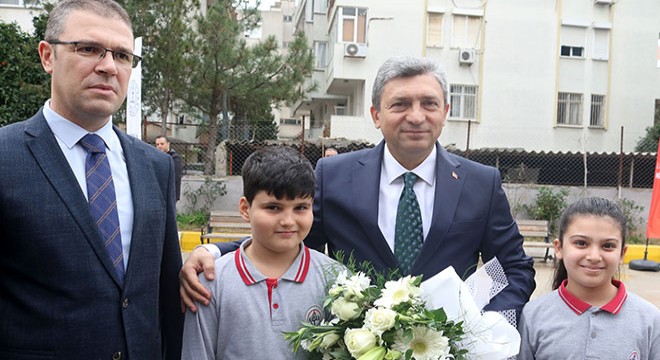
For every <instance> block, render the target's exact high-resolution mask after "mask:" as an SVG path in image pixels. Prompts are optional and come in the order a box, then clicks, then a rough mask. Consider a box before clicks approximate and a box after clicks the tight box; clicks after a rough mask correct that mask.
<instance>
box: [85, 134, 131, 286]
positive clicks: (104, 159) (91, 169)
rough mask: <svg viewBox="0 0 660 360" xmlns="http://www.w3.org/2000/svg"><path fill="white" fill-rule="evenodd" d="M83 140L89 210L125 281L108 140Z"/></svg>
mask: <svg viewBox="0 0 660 360" xmlns="http://www.w3.org/2000/svg"><path fill="white" fill-rule="evenodd" d="M80 144H81V145H82V146H83V148H84V149H85V151H86V152H87V159H86V160H85V178H86V179H87V200H88V202H89V210H90V212H91V214H92V216H93V217H94V219H96V225H98V227H99V230H100V232H101V236H102V237H103V244H104V245H105V249H106V250H107V252H108V255H109V256H110V260H112V264H113V265H114V267H115V271H116V272H117V276H118V277H119V281H121V282H122V283H123V282H124V274H125V271H124V255H123V252H122V245H121V232H120V231H119V215H118V213H117V197H116V196H115V185H114V183H113V182H112V172H111V171H110V162H109V161H108V156H107V155H106V153H105V143H104V142H103V139H101V137H100V136H98V135H96V134H87V135H85V136H84V137H83V138H82V139H80Z"/></svg>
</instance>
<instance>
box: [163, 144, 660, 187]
mask: <svg viewBox="0 0 660 360" xmlns="http://www.w3.org/2000/svg"><path fill="white" fill-rule="evenodd" d="M273 145H286V146H292V147H294V148H296V149H297V150H299V151H301V152H303V153H304V154H305V156H306V157H307V159H309V161H310V162H311V163H312V164H313V165H314V164H316V162H317V161H318V160H319V159H320V158H321V157H323V152H324V150H325V148H327V147H329V146H332V147H334V148H336V149H337V150H338V152H339V153H340V154H341V153H345V152H349V151H355V150H359V149H364V148H368V147H371V146H373V145H372V144H364V143H350V144H346V143H345V142H341V143H340V144H334V143H333V142H332V141H329V142H328V143H325V144H319V143H318V142H301V141H300V140H298V141H295V140H293V141H262V142H251V141H235V140H229V141H225V142H223V143H222V146H221V147H222V148H223V150H224V151H222V152H221V153H222V154H223V156H224V159H222V163H223V164H224V166H223V167H222V168H219V169H217V168H216V166H217V165H216V164H217V161H216V160H217V159H215V158H211V159H208V158H207V156H206V154H207V152H206V149H207V145H205V144H180V143H173V144H172V147H173V148H174V149H175V150H176V151H177V152H178V153H179V154H180V155H181V157H182V158H183V159H184V163H185V166H184V174H189V175H190V174H198V175H203V174H205V169H206V168H208V169H210V170H209V171H207V173H206V175H216V176H231V175H240V169H241V167H242V166H243V162H244V161H245V159H246V158H247V157H248V156H249V155H250V154H252V152H254V151H255V150H256V149H259V148H261V147H264V146H273ZM448 150H449V151H450V152H451V153H454V154H457V155H460V156H463V157H468V158H469V159H470V160H473V161H476V162H479V163H482V164H485V165H489V166H493V167H495V168H497V169H499V170H500V173H501V174H502V180H503V182H505V183H525V184H538V185H557V186H583V187H592V186H596V187H618V186H621V187H626V188H652V187H653V177H654V173H655V161H656V155H655V154H654V153H644V154H637V153H629V154H615V153H609V154H605V153H587V154H584V153H554V152H547V153H546V152H541V153H538V152H525V151H520V150H471V151H470V152H469V153H467V152H466V151H462V150H456V149H448ZM214 154H215V153H214ZM209 164H210V165H209Z"/></svg>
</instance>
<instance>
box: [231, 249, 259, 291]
mask: <svg viewBox="0 0 660 360" xmlns="http://www.w3.org/2000/svg"><path fill="white" fill-rule="evenodd" d="M234 263H236V269H238V274H239V275H240V276H241V279H243V282H244V283H245V285H248V286H250V285H252V284H254V283H255V282H256V281H254V278H253V277H252V275H251V274H250V271H249V270H248V268H247V266H246V265H245V259H243V257H242V256H241V248H238V249H236V252H234Z"/></svg>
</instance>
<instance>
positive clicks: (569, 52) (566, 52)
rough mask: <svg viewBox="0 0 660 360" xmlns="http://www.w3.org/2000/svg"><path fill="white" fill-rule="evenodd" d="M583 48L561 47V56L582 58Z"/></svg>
mask: <svg viewBox="0 0 660 360" xmlns="http://www.w3.org/2000/svg"><path fill="white" fill-rule="evenodd" d="M583 53H584V48H583V47H581V46H567V45H562V46H561V56H567V57H576V58H582V54H583Z"/></svg>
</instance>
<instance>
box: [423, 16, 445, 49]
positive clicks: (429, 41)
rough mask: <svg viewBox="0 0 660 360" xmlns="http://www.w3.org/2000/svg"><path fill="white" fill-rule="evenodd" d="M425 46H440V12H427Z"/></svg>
mask: <svg viewBox="0 0 660 360" xmlns="http://www.w3.org/2000/svg"><path fill="white" fill-rule="evenodd" d="M426 46H431V47H440V46H442V13H432V12H430V13H428V24H427V28H426Z"/></svg>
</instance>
